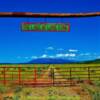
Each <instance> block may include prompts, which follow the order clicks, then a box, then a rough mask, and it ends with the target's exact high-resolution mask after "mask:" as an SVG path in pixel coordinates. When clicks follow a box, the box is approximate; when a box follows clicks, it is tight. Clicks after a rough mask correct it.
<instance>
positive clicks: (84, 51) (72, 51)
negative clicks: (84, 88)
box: [0, 0, 100, 62]
mask: <svg viewBox="0 0 100 100" xmlns="http://www.w3.org/2000/svg"><path fill="white" fill-rule="evenodd" d="M99 4H100V1H99V0H28V1H27V0H20V2H18V0H4V1H2V2H0V12H11V11H13V12H33V13H34V12H35V13H42V12H47V13H55V12H56V13H75V12H98V11H100V6H99ZM22 22H64V23H70V26H71V30H70V32H22V31H21V29H20V26H21V23H22ZM41 57H42V58H45V57H51V58H54V57H56V58H67V59H73V60H90V59H96V58H100V17H92V18H62V19H61V18H0V62H25V61H26V62H27V61H30V60H32V59H36V58H41Z"/></svg>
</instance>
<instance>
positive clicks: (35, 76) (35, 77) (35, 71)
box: [34, 67, 37, 83]
mask: <svg viewBox="0 0 100 100" xmlns="http://www.w3.org/2000/svg"><path fill="white" fill-rule="evenodd" d="M34 82H35V83H36V82H37V69H36V67H34Z"/></svg>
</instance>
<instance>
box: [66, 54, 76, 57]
mask: <svg viewBox="0 0 100 100" xmlns="http://www.w3.org/2000/svg"><path fill="white" fill-rule="evenodd" d="M75 56H76V54H75V53H67V54H65V57H75Z"/></svg>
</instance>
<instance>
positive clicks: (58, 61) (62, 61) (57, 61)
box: [28, 58, 75, 64]
mask: <svg viewBox="0 0 100 100" xmlns="http://www.w3.org/2000/svg"><path fill="white" fill-rule="evenodd" d="M73 62H75V61H71V60H67V59H60V58H59V59H58V58H38V59H33V60H31V61H29V62H28V64H65V63H73Z"/></svg>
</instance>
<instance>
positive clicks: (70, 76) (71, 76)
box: [70, 67, 72, 86]
mask: <svg viewBox="0 0 100 100" xmlns="http://www.w3.org/2000/svg"><path fill="white" fill-rule="evenodd" d="M71 72H72V71H71V67H70V86H71V85H72V73H71Z"/></svg>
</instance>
